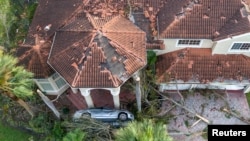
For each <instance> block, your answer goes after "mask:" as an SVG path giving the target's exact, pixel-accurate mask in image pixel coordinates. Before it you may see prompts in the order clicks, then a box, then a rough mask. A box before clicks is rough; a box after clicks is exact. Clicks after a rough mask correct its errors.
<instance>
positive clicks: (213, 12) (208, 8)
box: [158, 0, 250, 39]
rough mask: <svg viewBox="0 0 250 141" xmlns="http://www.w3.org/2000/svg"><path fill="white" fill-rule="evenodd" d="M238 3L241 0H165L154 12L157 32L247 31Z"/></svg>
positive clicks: (210, 34)
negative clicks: (156, 14)
mask: <svg viewBox="0 0 250 141" xmlns="http://www.w3.org/2000/svg"><path fill="white" fill-rule="evenodd" d="M242 7H243V4H242V3H241V0H230V1H228V0H219V1H215V0H167V3H166V4H165V5H164V6H163V7H162V8H161V9H160V11H159V12H158V24H159V27H158V29H159V36H160V37H161V38H205V39H214V38H225V37H227V35H238V34H242V33H246V32H249V31H250V26H249V20H248V18H247V16H246V17H244V16H242V15H241V12H240V10H241V8H242ZM232 21H237V24H235V23H234V22H232ZM230 28H233V29H232V30H231V29H230Z"/></svg>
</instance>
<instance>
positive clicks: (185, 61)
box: [156, 48, 250, 83]
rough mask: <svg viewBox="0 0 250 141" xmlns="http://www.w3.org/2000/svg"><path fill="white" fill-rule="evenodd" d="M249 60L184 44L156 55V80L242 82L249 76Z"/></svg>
mask: <svg viewBox="0 0 250 141" xmlns="http://www.w3.org/2000/svg"><path fill="white" fill-rule="evenodd" d="M249 63H250V59H249V57H246V56H244V55H233V54H232V55H217V54H215V55H212V52H211V49H197V48H195V49H194V48H188V49H183V50H180V51H175V52H172V53H167V54H164V55H160V56H158V62H157V64H156V68H157V81H158V82H163V83H164V82H169V81H174V80H183V81H185V82H187V81H190V80H191V81H199V82H200V83H209V82H213V81H218V82H224V81H225V80H229V81H230V80H232V81H237V82H242V81H243V80H249V78H250V71H249V70H250V66H249Z"/></svg>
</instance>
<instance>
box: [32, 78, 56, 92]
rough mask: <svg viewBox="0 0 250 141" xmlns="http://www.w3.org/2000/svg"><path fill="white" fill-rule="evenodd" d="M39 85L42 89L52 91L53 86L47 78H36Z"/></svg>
mask: <svg viewBox="0 0 250 141" xmlns="http://www.w3.org/2000/svg"><path fill="white" fill-rule="evenodd" d="M36 81H37V82H38V83H39V85H40V86H41V87H42V89H43V91H53V90H54V88H53V87H52V85H51V84H50V82H49V80H47V79H36Z"/></svg>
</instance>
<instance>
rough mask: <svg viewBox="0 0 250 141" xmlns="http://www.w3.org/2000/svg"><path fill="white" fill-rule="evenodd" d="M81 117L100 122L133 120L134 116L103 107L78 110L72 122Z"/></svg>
mask: <svg viewBox="0 0 250 141" xmlns="http://www.w3.org/2000/svg"><path fill="white" fill-rule="evenodd" d="M81 117H91V118H93V119H97V120H101V121H116V120H120V121H127V120H134V115H133V114H132V113H131V112H129V111H127V110H117V109H109V108H103V107H102V108H90V109H84V110H78V111H76V112H75V113H74V115H73V120H74V121H75V120H78V119H80V118H81Z"/></svg>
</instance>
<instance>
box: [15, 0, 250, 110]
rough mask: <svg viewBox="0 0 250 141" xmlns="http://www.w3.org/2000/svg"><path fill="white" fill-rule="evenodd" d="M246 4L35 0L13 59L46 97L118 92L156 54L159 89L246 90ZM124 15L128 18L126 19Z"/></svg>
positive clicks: (249, 43) (227, 0)
mask: <svg viewBox="0 0 250 141" xmlns="http://www.w3.org/2000/svg"><path fill="white" fill-rule="evenodd" d="M249 4H250V2H249V1H247V0H245V1H242V0H129V1H128V0H110V1H105V0H91V1H89V0H71V1H68V0H60V1H58V0H46V1H45V0H40V1H39V5H38V7H37V10H36V12H35V15H34V19H33V21H32V24H31V26H30V30H29V34H28V36H27V38H26V40H25V42H24V43H23V44H22V45H20V47H19V49H18V51H17V56H18V57H19V60H20V62H19V63H20V64H22V65H24V66H25V67H26V68H27V69H28V70H30V71H32V72H34V73H35V82H36V84H37V86H38V87H39V89H41V90H42V91H43V92H45V93H46V94H53V95H58V94H62V93H63V92H64V91H65V90H67V89H68V88H71V90H72V91H74V92H75V93H76V92H77V91H80V92H81V94H82V95H83V96H84V97H85V100H86V102H87V104H88V106H89V107H93V106H94V105H93V101H92V99H91V95H90V91H91V90H93V89H106V90H109V91H110V93H111V94H112V96H113V100H114V105H115V107H116V108H118V107H119V105H120V103H119V93H120V87H121V86H122V85H123V84H124V83H125V82H126V81H127V80H128V79H129V78H131V77H137V72H138V71H140V69H142V68H143V67H144V66H145V65H146V63H147V62H146V61H147V59H146V49H148V50H153V51H155V52H156V54H157V55H158V60H157V63H156V77H157V83H158V84H159V90H160V91H165V90H177V89H178V90H187V89H192V88H211V89H228V90H238V89H244V92H245V93H247V92H249V91H250V81H249V79H250V71H249V70H250V68H249V66H250V65H249V64H250V58H249V57H250V24H249V21H250V15H249V14H250V10H249V9H250V8H249V6H248V5H249ZM126 17H128V18H126Z"/></svg>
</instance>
